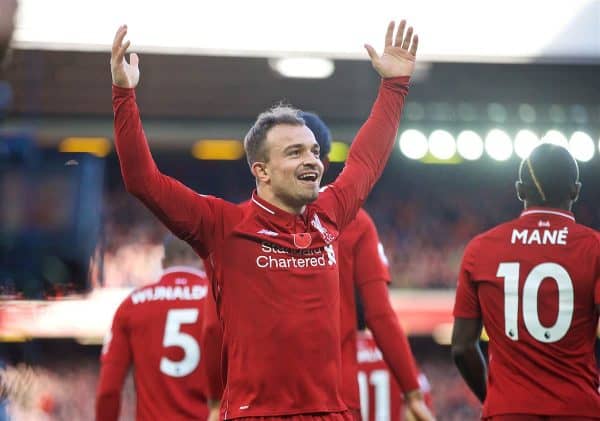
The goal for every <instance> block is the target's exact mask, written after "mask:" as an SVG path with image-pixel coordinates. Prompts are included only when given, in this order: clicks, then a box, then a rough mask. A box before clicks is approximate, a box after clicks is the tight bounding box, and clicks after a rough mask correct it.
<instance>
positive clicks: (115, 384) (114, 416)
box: [96, 298, 131, 421]
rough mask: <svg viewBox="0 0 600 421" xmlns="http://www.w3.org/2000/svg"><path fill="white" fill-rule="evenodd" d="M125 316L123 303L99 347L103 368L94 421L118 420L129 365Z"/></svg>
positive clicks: (129, 351) (101, 368) (129, 349)
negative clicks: (102, 343) (102, 344)
mask: <svg viewBox="0 0 600 421" xmlns="http://www.w3.org/2000/svg"><path fill="white" fill-rule="evenodd" d="M128 299H129V298H128ZM125 313H126V306H125V303H123V304H121V306H120V307H119V309H118V310H117V312H116V313H115V317H114V319H113V324H112V328H111V330H110V332H109V333H108V334H107V336H106V338H105V341H104V346H103V347H102V355H101V357H100V360H101V362H102V365H101V367H100V380H99V382H98V390H97V392H96V421H116V420H118V419H119V412H120V410H121V389H122V387H123V382H124V381H125V377H126V376H127V372H128V371H129V366H130V365H131V348H130V346H129V340H128V337H127V326H126V317H125Z"/></svg>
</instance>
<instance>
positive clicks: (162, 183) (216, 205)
mask: <svg viewBox="0 0 600 421" xmlns="http://www.w3.org/2000/svg"><path fill="white" fill-rule="evenodd" d="M112 92H113V95H112V100H113V111H114V115H115V116H114V126H115V147H116V150H117V155H118V156H119V161H120V164H121V173H122V174H123V181H124V182H125V187H126V189H127V191H128V192H130V193H131V194H133V195H134V196H136V197H137V198H138V199H140V200H141V201H142V202H144V204H145V205H146V206H147V207H148V208H149V209H150V210H151V211H152V212H153V213H154V214H155V215H156V217H157V218H158V219H160V220H161V221H162V222H163V223H164V224H165V225H166V226H167V227H168V228H169V229H170V230H171V231H172V232H173V233H174V234H175V235H177V236H178V237H179V238H181V239H183V240H185V241H187V242H188V243H190V245H191V246H192V247H193V248H194V249H196V251H197V252H198V253H200V254H201V255H202V256H206V255H208V254H209V253H210V251H211V250H212V249H213V247H214V244H213V243H214V241H215V228H216V227H218V226H220V221H219V218H220V216H221V211H222V209H221V208H222V205H223V203H225V202H224V201H222V200H220V199H217V198H214V197H210V196H203V195H199V194H197V193H196V192H194V191H193V190H191V189H189V188H188V187H186V186H184V185H183V184H182V183H180V182H179V181H177V180H175V179H173V178H171V177H168V176H166V175H164V174H162V173H161V172H160V171H159V170H158V168H157V167H156V164H155V162H154V159H153V158H152V154H151V153H150V149H149V147H148V142H147V140H146V135H145V134H144V129H143V127H142V121H141V119H140V114H139V110H138V107H137V104H136V102H135V91H134V90H133V89H125V88H119V87H117V86H114V85H113V88H112Z"/></svg>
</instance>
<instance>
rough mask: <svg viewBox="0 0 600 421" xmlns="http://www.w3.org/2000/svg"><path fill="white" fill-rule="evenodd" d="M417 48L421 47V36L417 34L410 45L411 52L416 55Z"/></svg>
mask: <svg viewBox="0 0 600 421" xmlns="http://www.w3.org/2000/svg"><path fill="white" fill-rule="evenodd" d="M417 48H419V36H418V35H417V34H415V36H414V37H413V39H412V45H411V46H410V54H411V55H413V56H416V55H417Z"/></svg>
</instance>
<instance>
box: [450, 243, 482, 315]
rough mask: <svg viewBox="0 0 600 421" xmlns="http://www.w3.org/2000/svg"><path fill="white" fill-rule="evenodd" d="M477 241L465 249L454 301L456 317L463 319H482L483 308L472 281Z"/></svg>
mask: <svg viewBox="0 0 600 421" xmlns="http://www.w3.org/2000/svg"><path fill="white" fill-rule="evenodd" d="M475 244H476V240H473V241H471V242H470V243H469V244H468V245H467V247H466V248H465V253H464V255H463V258H462V262H461V264H460V272H459V273H458V285H457V287H456V298H455V301H454V312H453V314H454V317H457V318H462V319H479V318H481V308H480V307H479V298H478V297H477V285H475V283H474V282H473V280H472V279H471V271H472V269H473V262H474V258H473V249H474V248H475Z"/></svg>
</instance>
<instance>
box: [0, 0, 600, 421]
mask: <svg viewBox="0 0 600 421" xmlns="http://www.w3.org/2000/svg"><path fill="white" fill-rule="evenodd" d="M107 3H111V2H97V3H96V2H94V3H91V2H89V3H88V2H69V1H67V0H63V1H56V2H43V1H35V0H21V1H20V3H19V9H18V12H17V19H16V30H15V33H14V38H13V46H14V50H13V51H12V54H11V57H10V60H9V61H8V63H7V65H6V67H5V69H4V72H3V75H2V77H1V78H0V79H2V80H1V81H0V118H1V126H0V127H1V132H0V133H1V139H0V293H1V294H2V297H1V298H0V341H1V342H0V364H2V366H3V367H4V368H3V372H2V373H3V379H4V380H5V383H6V384H8V385H10V388H11V390H12V391H13V392H14V390H17V391H20V392H19V393H18V394H16V395H15V394H14V393H13V394H12V395H11V399H12V400H11V402H10V405H7V402H6V401H5V402H4V403H3V404H1V406H0V420H2V419H5V418H3V417H6V416H8V415H7V414H8V412H7V411H9V410H10V412H11V414H12V416H13V418H6V419H52V420H54V419H57V420H58V419H72V420H75V419H80V420H85V419H92V410H93V394H94V389H95V385H96V381H97V372H98V362H97V361H98V356H99V352H100V346H101V342H102V337H103V336H104V334H105V333H106V332H107V330H108V328H109V324H110V321H111V319H112V315H113V312H114V311H115V309H116V307H117V306H118V304H119V303H120V301H121V300H122V299H123V298H124V297H125V296H126V295H127V294H128V293H129V292H130V291H131V289H132V288H134V287H137V286H140V285H143V284H145V283H148V282H150V281H152V280H154V279H155V278H156V277H157V275H158V273H159V272H160V258H161V254H162V248H161V247H162V246H161V241H162V238H163V236H164V235H165V230H164V228H163V227H162V226H161V225H160V224H159V223H157V221H156V220H155V218H154V217H153V216H152V215H151V214H150V213H149V212H148V211H146V210H145V209H144V208H143V207H142V205H141V204H139V203H138V202H137V201H136V200H135V199H133V198H132V197H130V196H128V195H127V194H126V193H125V191H124V188H123V183H122V181H121V177H120V172H119V166H118V161H117V158H116V154H115V151H114V147H113V144H112V113H111V103H110V75H109V66H108V54H107V51H108V45H109V43H110V42H111V40H112V35H113V31H114V29H115V28H116V27H117V25H118V24H120V23H123V22H127V23H128V24H129V26H130V38H131V40H132V43H133V46H134V51H138V52H141V72H142V77H141V84H140V87H139V88H138V89H137V93H138V102H139V104H140V108H141V111H142V117H143V120H144V124H145V128H146V131H147V135H148V137H149V139H150V144H151V148H152V151H153V154H154V156H155V159H156V161H157V163H158V165H159V167H160V168H161V170H163V171H164V172H165V173H167V174H169V175H172V176H174V177H176V178H178V179H180V180H182V181H183V182H184V183H185V184H187V185H188V186H190V187H192V188H193V189H195V190H197V191H199V192H202V193H206V194H214V195H218V196H222V197H224V198H226V199H229V200H232V201H242V200H245V199H246V198H247V197H248V194H249V192H250V191H251V189H252V188H253V180H252V178H251V175H250V173H249V171H248V169H247V164H246V161H245V159H244V157H243V147H242V144H241V139H242V138H243V136H244V134H245V131H246V130H247V128H248V127H249V126H250V124H251V123H252V122H253V119H254V117H255V116H256V115H257V114H258V113H259V112H261V111H262V110H264V109H266V108H268V107H269V106H271V105H273V104H274V103H277V102H278V101H285V102H289V103H291V104H293V105H295V106H297V107H300V108H302V109H305V110H310V111H314V112H317V113H318V114H319V115H321V116H322V117H323V119H324V120H325V121H326V122H327V123H328V124H329V126H330V127H331V130H332V133H333V137H334V140H335V144H334V147H333V150H332V153H331V155H330V158H331V161H332V162H333V164H332V167H331V169H330V171H329V173H328V175H327V179H328V180H332V179H333V178H334V176H335V175H336V174H337V173H338V172H339V170H340V169H341V168H342V165H343V162H344V159H345V157H346V153H347V150H348V145H349V144H350V142H351V140H352V136H353V134H354V133H355V132H356V130H357V128H358V127H359V124H360V123H361V122H362V121H363V120H364V118H365V117H366V116H367V115H368V112H369V108H370V105H371V103H372V101H373V99H374V95H375V93H376V89H377V84H378V79H377V77H376V75H375V72H373V71H372V69H371V68H370V64H369V63H368V62H367V61H366V60H365V58H366V54H363V53H362V52H361V50H360V49H361V46H362V43H363V42H365V41H369V42H371V43H374V45H375V46H379V42H378V41H379V40H380V38H381V35H382V34H381V33H380V28H381V27H382V24H381V23H382V22H385V21H386V19H389V18H390V16H392V17H396V16H394V15H395V14H400V15H401V16H402V17H406V18H408V19H409V21H410V22H411V23H412V24H414V26H415V27H416V28H417V32H418V33H419V34H420V35H421V41H422V42H421V44H422V45H421V60H422V61H421V62H420V63H419V65H418V69H417V73H416V75H415V77H414V78H413V83H412V88H411V91H410V95H409V100H408V103H407V105H406V108H405V112H404V116H403V120H402V124H401V129H400V132H399V142H398V148H397V149H396V150H395V151H394V153H393V154H392V157H391V159H390V162H389V164H388V166H387V168H386V170H385V172H384V175H383V177H382V179H381V181H380V182H379V183H378V185H377V186H376V188H375V190H374V191H373V193H372V194H371V196H370V197H369V199H368V201H367V203H366V209H367V210H368V211H369V212H370V213H371V215H372V216H373V218H374V220H375V222H376V224H377V226H378V230H379V234H380V236H381V240H382V243H383V245H384V248H385V251H386V254H387V257H388V259H389V263H390V267H391V271H392V276H393V284H392V286H393V290H392V299H393V301H394V307H395V308H396V310H397V313H398V316H399V318H400V320H401V322H402V324H403V326H404V327H405V329H406V331H407V333H408V334H409V336H410V340H411V344H412V345H413V350H414V352H415V355H416V357H417V359H418V360H419V362H420V364H421V366H422V369H423V371H424V372H425V373H426V374H427V375H428V377H429V379H430V381H431V383H432V387H433V400H434V405H435V408H436V413H437V414H438V416H439V419H441V420H453V419H455V420H468V419H476V418H477V416H478V413H479V407H478V405H477V402H476V401H475V399H474V398H473V396H472V395H471V394H470V393H469V392H468V391H467V388H466V386H464V384H463V382H462V381H461V380H460V377H459V375H458V372H457V371H456V370H455V368H454V367H453V365H452V364H451V360H450V355H449V348H448V347H447V345H448V343H449V338H450V333H451V323H452V317H451V307H452V302H453V294H454V285H455V278H456V273H457V270H458V266H459V263H460V259H461V256H462V251H463V248H464V246H465V245H466V243H467V241H468V240H469V239H470V238H471V237H472V236H473V235H475V234H477V233H479V232H481V231H483V230H485V229H486V228H488V227H491V226H493V225H495V224H497V223H499V222H501V221H504V220H507V219H510V218H513V217H515V216H516V215H518V212H519V211H520V207H521V204H520V202H518V201H517V200H516V196H515V194H514V181H515V179H516V173H517V167H518V164H519V161H520V158H522V157H524V156H526V155H527V153H528V151H529V150H530V149H531V148H532V147H533V146H535V145H536V144H537V143H538V142H540V141H548V142H555V143H559V144H563V145H565V146H566V147H568V148H569V149H570V151H571V152H572V153H573V155H574V156H575V157H576V158H577V159H578V160H579V162H580V168H581V173H582V175H581V178H582V181H583V191H582V195H581V198H580V202H579V203H577V204H576V208H575V213H576V216H577V218H578V221H579V222H581V223H584V224H586V225H589V226H591V227H594V228H598V227H600V186H599V185H598V183H597V182H596V181H597V180H599V179H600V168H599V165H598V164H599V162H600V156H599V154H600V143H599V142H600V78H599V77H598V75H599V74H600V25H598V23H600V2H599V1H597V0H587V1H585V0H580V1H570V2H568V4H567V2H561V3H564V4H554V5H548V4H547V3H548V2H542V1H535V0H532V1H528V2H517V1H504V2H491V3H489V4H488V3H487V2H486V6H485V8H484V7H483V6H482V5H480V4H479V3H481V2H474V1H466V0H463V1H453V2H448V4H445V5H443V4H440V3H439V2H434V1H433V0H430V1H422V2H419V4H418V5H415V4H409V3H407V2H390V1H383V0H381V1H375V2H371V3H373V4H372V5H371V6H370V8H372V9H373V10H364V8H363V7H361V8H360V10H359V8H358V7H356V8H355V9H356V10H353V7H352V6H351V5H347V6H346V7H344V8H343V10H342V9H339V8H340V3H341V2H325V3H326V4H323V3H324V2H320V3H317V2H312V1H307V2H305V5H303V7H301V8H298V9H297V10H294V12H293V13H294V16H295V18H294V19H292V18H291V17H290V16H289V13H291V12H290V11H288V12H286V11H284V10H281V8H280V7H277V6H276V4H275V3H273V2H265V4H261V5H260V8H261V10H268V11H269V13H258V12H259V10H258V9H257V8H258V7H259V6H258V5H257V4H254V2H252V3H253V4H250V3H251V2H241V1H239V2H233V3H232V4H231V5H227V4H225V2H224V3H223V4H222V5H218V4H211V6H210V8H208V9H206V10H204V9H201V8H200V7H199V6H198V5H196V6H190V3H188V2H185V1H183V0H180V1H172V2H170V3H169V5H170V6H168V10H166V9H167V7H166V6H165V4H162V3H158V2H157V3H151V4H146V3H144V4H143V5H142V3H141V2H136V1H132V2H128V3H127V4H126V5H112V6H111V5H110V4H107ZM115 3H116V2H115ZM329 3H331V4H329ZM0 5H2V6H3V7H4V6H5V5H4V4H3V3H0ZM190 8H191V9H192V10H188V9H190ZM231 10H236V13H235V14H234V15H233V16H232V15H231ZM286 13H287V15H286ZM50 16H52V19H48V18H49V17H50ZM248 17H250V18H248ZM49 20H51V21H52V25H48V22H46V21H49ZM338 26H340V28H339V31H338ZM136 46H137V47H136ZM307 340H310V338H307ZM133 396H134V395H133V385H132V383H131V381H130V382H129V383H128V386H127V392H126V396H125V398H124V404H125V408H124V413H123V418H122V419H131V417H132V416H133V415H132V414H133V411H134V404H133V399H134V398H133Z"/></svg>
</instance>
